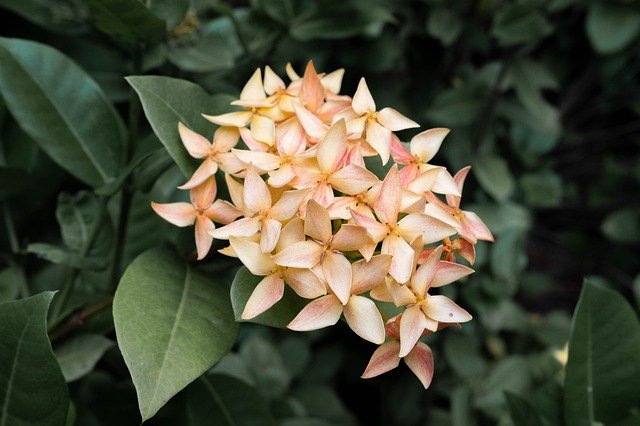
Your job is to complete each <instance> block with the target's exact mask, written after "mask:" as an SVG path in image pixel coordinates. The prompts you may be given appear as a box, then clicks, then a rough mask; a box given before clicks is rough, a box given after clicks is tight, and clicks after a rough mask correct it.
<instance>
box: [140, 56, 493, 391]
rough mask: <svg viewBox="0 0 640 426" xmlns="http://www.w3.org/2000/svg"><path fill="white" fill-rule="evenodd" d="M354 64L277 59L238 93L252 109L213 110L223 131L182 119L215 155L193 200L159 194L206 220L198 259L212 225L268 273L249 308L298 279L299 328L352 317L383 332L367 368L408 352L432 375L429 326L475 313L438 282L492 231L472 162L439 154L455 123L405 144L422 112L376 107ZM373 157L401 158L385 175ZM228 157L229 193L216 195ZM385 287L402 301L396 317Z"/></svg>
mask: <svg viewBox="0 0 640 426" xmlns="http://www.w3.org/2000/svg"><path fill="white" fill-rule="evenodd" d="M343 73H344V70H342V69H340V70H337V71H334V72H332V73H329V74H318V73H316V70H315V69H314V67H313V64H312V63H311V62H310V63H309V64H308V65H307V68H306V70H305V73H304V76H303V77H300V76H298V75H297V74H296V73H295V72H294V71H293V69H292V68H291V66H290V65H289V66H287V74H288V76H289V79H290V80H291V83H290V84H289V85H288V86H287V85H285V83H284V82H283V80H282V79H281V78H280V77H278V76H277V75H276V74H275V73H274V72H273V71H272V70H271V69H270V68H269V67H266V68H265V72H264V79H263V77H262V72H261V70H260V69H258V70H256V71H255V73H254V74H253V76H252V77H251V78H250V80H249V81H248V82H247V84H246V85H245V86H244V88H243V90H242V92H241V94H240V99H239V100H236V101H234V102H232V105H237V106H240V107H242V108H243V110H241V111H234V112H229V113H226V114H222V115H217V116H209V115H204V118H206V119H207V120H209V121H211V122H213V123H215V124H217V125H219V126H220V127H219V128H218V129H217V130H216V132H215V134H214V135H213V141H212V142H210V141H209V140H208V139H207V138H205V137H204V136H201V135H199V134H197V133H195V132H194V131H192V130H190V129H188V128H187V127H185V126H184V125H182V124H179V126H178V128H179V132H180V136H181V138H182V141H183V143H184V146H185V148H186V149H187V151H188V152H189V153H190V154H191V155H192V156H193V157H195V158H197V159H201V160H203V161H202V164H201V166H200V167H199V168H198V169H197V171H196V172H195V173H194V174H193V176H192V177H191V178H190V179H189V181H188V182H187V183H185V184H184V185H182V186H181V187H180V189H185V190H189V191H190V195H191V204H189V203H171V204H157V203H153V204H152V206H153V208H154V209H155V211H156V212H157V213H158V214H159V215H160V216H162V217H163V218H164V219H166V220H167V221H169V222H171V223H173V224H175V225H178V226H189V225H193V224H195V239H196V247H197V253H198V259H202V258H203V257H205V256H206V255H207V253H208V251H209V250H210V248H211V244H212V241H213V239H214V238H215V239H219V240H228V241H229V246H227V247H225V248H224V249H222V250H220V252H221V253H223V254H225V255H228V256H233V257H237V258H239V259H240V261H241V262H242V263H243V264H244V265H245V266H246V267H247V268H248V269H249V271H251V273H252V274H253V275H256V276H259V277H263V278H262V280H261V281H260V282H259V284H258V285H257V286H256V288H255V290H254V291H253V293H252V295H251V296H250V298H249V300H248V302H247V304H246V306H245V308H244V311H243V312H242V318H243V319H247V320H248V319H251V318H254V317H256V316H258V315H260V314H261V313H263V312H265V311H266V310H268V309H269V308H270V307H272V306H273V305H274V304H276V303H277V302H278V301H279V300H280V299H281V298H282V296H283V293H284V289H285V286H287V285H288V286H289V287H291V288H292V289H293V290H294V291H295V292H296V293H297V294H298V295H299V296H301V297H303V298H306V299H310V300H311V301H310V302H309V303H308V304H307V305H306V306H305V307H304V308H303V309H302V311H301V312H300V313H299V314H298V315H297V316H296V317H295V318H294V319H293V320H292V321H291V322H290V323H289V325H288V327H289V328H290V329H292V330H298V331H307V330H315V329H319V328H323V327H327V326H331V325H334V324H336V323H337V322H338V320H339V319H340V318H341V317H342V316H344V319H345V320H346V323H347V324H348V325H349V327H350V328H351V329H352V330H353V331H354V332H355V333H356V334H357V335H358V336H360V337H362V338H363V339H366V340H368V341H370V342H373V343H375V344H377V345H380V347H379V348H378V349H377V350H376V351H375V353H374V354H373V356H372V358H371V361H370V362H369V365H368V366H367V367H366V370H365V371H364V373H363V375H362V377H365V378H369V377H374V376H377V375H379V374H382V373H384V372H386V371H389V370H391V369H393V368H395V367H396V366H398V364H399V362H400V359H404V360H405V362H406V364H407V365H408V366H409V367H410V368H411V370H412V371H413V372H414V373H415V374H416V376H417V377H418V378H419V379H420V381H421V382H422V384H423V385H424V387H425V388H426V387H428V386H429V384H430V382H431V378H432V376H433V356H432V353H431V350H430V349H429V347H428V346H427V345H426V344H424V343H422V342H420V338H421V337H422V336H424V335H426V334H428V333H433V332H435V331H437V330H439V329H441V328H444V327H448V326H458V327H459V323H461V322H465V321H469V320H470V319H471V315H469V313H468V312H467V311H465V310H464V309H463V308H461V307H460V306H458V305H457V304H455V303H454V302H453V301H452V300H450V299H449V298H447V297H445V296H443V295H438V294H430V292H431V291H430V290H431V289H432V288H437V287H441V286H444V285H447V284H450V283H452V282H454V281H456V280H458V279H460V278H462V277H464V276H466V275H469V274H470V273H472V272H473V269H471V268H470V267H468V266H465V265H463V264H460V263H458V259H464V260H465V261H466V263H467V264H469V265H472V264H473V262H474V258H475V251H474V245H475V243H476V242H477V241H478V240H488V241H492V240H493V237H492V235H491V232H490V231H489V229H488V228H487V227H486V226H485V225H484V223H483V222H482V220H480V218H479V217H478V216H477V215H476V214H474V213H473V212H468V211H462V210H461V209H460V197H461V195H462V187H463V184H464V180H465V177H466V175H467V173H468V172H469V167H466V168H464V169H462V170H461V171H459V172H458V173H457V174H456V175H455V176H453V177H452V176H451V175H450V174H449V172H448V171H447V170H446V168H444V167H441V166H437V165H433V164H430V163H429V161H431V159H432V158H433V157H434V155H435V154H436V152H437V151H438V149H439V148H440V145H441V143H442V141H443V139H444V138H445V136H446V135H447V133H448V132H449V131H448V129H442V128H436V129H430V130H427V131H424V132H422V133H420V134H418V135H416V136H415V137H414V138H413V139H412V140H411V142H410V143H409V144H408V146H407V145H405V144H403V143H401V142H400V141H399V139H398V138H397V137H396V135H395V134H394V133H393V132H395V131H399V130H404V129H408V128H415V127H419V126H418V124H417V123H415V122H414V121H412V120H410V119H409V118H407V117H405V116H404V115H402V114H400V113H399V112H398V111H396V110H394V109H392V108H383V109H381V110H379V111H378V110H377V107H376V104H375V102H374V100H373V97H372V96H371V93H370V92H369V89H368V87H367V84H366V82H365V80H364V79H361V80H360V83H359V85H358V88H357V91H356V93H355V94H354V96H353V97H352V98H351V97H349V96H344V95H340V94H339V92H340V87H341V83H342V76H343ZM240 139H242V142H243V144H240V143H239V141H240ZM365 157H379V159H378V158H375V159H374V160H376V161H381V162H382V164H383V165H386V164H387V163H388V162H389V160H390V158H392V159H393V162H392V166H391V167H390V168H388V172H387V173H386V177H384V179H383V180H380V179H379V178H378V177H376V175H375V174H374V173H372V172H371V171H370V170H368V169H367V167H366V165H365V161H364V158H365ZM219 169H220V170H221V171H222V172H224V176H225V181H226V184H227V186H228V190H229V194H230V198H231V202H228V201H224V200H219V199H218V200H216V180H215V174H216V172H217V171H218V170H219ZM436 194H438V195H436ZM214 222H215V223H218V224H220V225H223V226H220V227H216V225H215V224H214ZM374 300H376V301H378V302H379V303H385V302H386V303H393V304H395V306H396V307H398V308H399V311H400V312H401V313H400V314H399V315H397V316H395V317H393V318H390V319H388V320H387V321H386V325H385V321H384V320H383V317H382V315H381V314H380V311H379V310H378V307H377V305H376V303H375V302H374ZM385 341H386V343H385Z"/></svg>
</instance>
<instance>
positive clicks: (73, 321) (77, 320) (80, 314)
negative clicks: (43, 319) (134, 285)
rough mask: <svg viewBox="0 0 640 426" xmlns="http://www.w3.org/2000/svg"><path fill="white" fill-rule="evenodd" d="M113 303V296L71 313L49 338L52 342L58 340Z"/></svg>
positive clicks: (51, 332) (50, 333) (52, 331)
mask: <svg viewBox="0 0 640 426" xmlns="http://www.w3.org/2000/svg"><path fill="white" fill-rule="evenodd" d="M112 303H113V297H109V298H107V299H105V300H103V301H101V302H99V303H96V304H95V305H92V306H89V307H87V308H83V309H80V310H78V311H76V312H74V313H73V314H71V315H69V317H67V319H66V320H65V321H64V322H63V323H61V324H59V325H58V326H56V327H55V328H54V329H53V330H51V331H50V332H49V339H50V340H51V341H52V342H53V341H55V340H58V339H59V338H60V337H62V336H64V335H65V334H67V333H69V332H70V331H73V330H74V329H76V328H77V327H79V326H81V325H82V324H84V322H85V321H86V320H88V319H89V318H91V317H92V316H94V315H96V314H98V313H100V312H102V311H103V310H105V309H106V308H108V307H109V306H111V304H112Z"/></svg>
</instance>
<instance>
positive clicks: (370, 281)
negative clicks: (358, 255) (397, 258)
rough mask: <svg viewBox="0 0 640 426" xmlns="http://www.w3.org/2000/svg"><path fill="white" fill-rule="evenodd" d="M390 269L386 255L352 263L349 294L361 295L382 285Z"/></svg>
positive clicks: (389, 262)
mask: <svg viewBox="0 0 640 426" xmlns="http://www.w3.org/2000/svg"><path fill="white" fill-rule="evenodd" d="M343 226H344V225H343ZM390 267H391V256H389V255H386V254H379V255H377V256H373V257H372V258H371V260H369V261H368V262H367V261H365V260H364V259H362V260H359V261H357V262H355V263H353V264H352V265H351V268H352V269H353V278H352V284H351V294H361V293H364V292H366V291H369V290H371V289H373V288H374V287H377V286H380V285H384V279H385V277H386V276H387V273H388V272H389V268H390ZM385 289H386V288H385Z"/></svg>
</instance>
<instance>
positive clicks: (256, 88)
mask: <svg viewBox="0 0 640 426" xmlns="http://www.w3.org/2000/svg"><path fill="white" fill-rule="evenodd" d="M266 98H267V95H266V94H265V93H264V88H263V86H262V73H261V72H260V68H258V69H256V70H255V71H254V73H253V74H252V75H251V78H250V79H249V81H247V83H246V84H245V85H244V87H243V88H242V92H240V99H241V100H243V101H246V100H256V99H266Z"/></svg>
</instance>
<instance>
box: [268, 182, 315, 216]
mask: <svg viewBox="0 0 640 426" xmlns="http://www.w3.org/2000/svg"><path fill="white" fill-rule="evenodd" d="M308 194H309V190H308V189H298V190H292V191H285V192H283V193H282V195H281V196H280V199H279V200H278V201H277V202H276V203H275V204H274V206H273V207H271V210H269V213H270V216H271V217H272V218H273V219H276V220H279V221H280V222H284V221H286V220H289V219H291V218H292V217H293V216H294V215H295V214H296V213H297V212H298V210H299V209H300V206H301V205H302V203H303V201H304V199H305V197H306V196H307V195H308Z"/></svg>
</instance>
